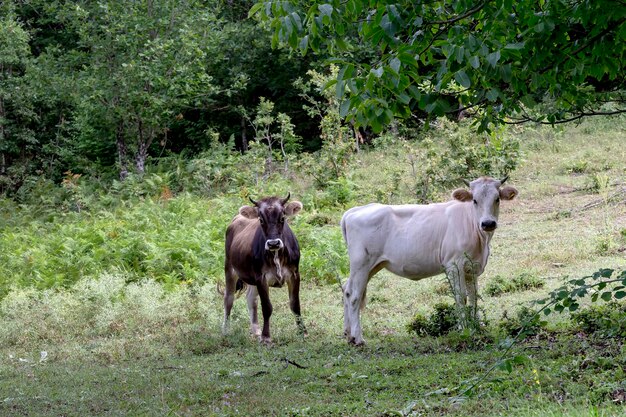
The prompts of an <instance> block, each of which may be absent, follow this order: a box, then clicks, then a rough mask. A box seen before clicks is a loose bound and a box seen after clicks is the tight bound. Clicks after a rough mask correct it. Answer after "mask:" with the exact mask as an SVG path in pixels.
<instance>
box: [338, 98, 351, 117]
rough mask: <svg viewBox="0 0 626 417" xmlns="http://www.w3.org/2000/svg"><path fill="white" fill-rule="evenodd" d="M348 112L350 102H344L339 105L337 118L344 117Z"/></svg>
mask: <svg viewBox="0 0 626 417" xmlns="http://www.w3.org/2000/svg"><path fill="white" fill-rule="evenodd" d="M349 111H350V100H344V101H342V102H341V104H340V105H339V116H341V117H346V116H347V115H348V112H349Z"/></svg>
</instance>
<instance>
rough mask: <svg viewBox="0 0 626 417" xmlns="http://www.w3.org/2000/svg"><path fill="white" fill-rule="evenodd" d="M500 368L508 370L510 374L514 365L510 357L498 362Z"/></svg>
mask: <svg viewBox="0 0 626 417" xmlns="http://www.w3.org/2000/svg"><path fill="white" fill-rule="evenodd" d="M498 369H500V370H502V371H506V372H508V373H509V374H510V373H511V372H513V365H512V363H511V360H510V359H503V360H501V361H500V362H499V363H498Z"/></svg>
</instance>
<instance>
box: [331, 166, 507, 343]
mask: <svg viewBox="0 0 626 417" xmlns="http://www.w3.org/2000/svg"><path fill="white" fill-rule="evenodd" d="M506 179H507V178H504V179H503V180H497V179H493V178H489V177H481V178H478V179H477V180H474V181H472V182H471V183H469V182H467V181H466V184H467V185H469V187H470V190H469V191H468V190H465V189H457V190H455V191H454V192H453V193H452V197H453V200H451V201H448V202H446V203H437V204H428V205H421V204H403V205H393V206H392V205H384V204H377V203H373V204H368V205H366V206H360V207H354V208H351V209H350V210H348V211H346V212H345V213H344V215H343V217H342V219H341V229H342V232H343V237H344V239H345V241H346V245H347V246H348V256H349V258H350V278H349V279H348V281H346V283H345V284H344V286H343V294H344V295H343V299H344V332H345V335H346V337H347V338H348V342H350V343H353V344H355V345H361V344H363V343H364V341H363V335H362V330H361V321H360V309H361V308H362V307H363V306H364V305H365V294H366V287H367V283H368V281H369V280H370V278H371V277H372V276H374V275H375V274H376V273H377V272H378V271H380V270H381V269H383V268H385V269H387V270H389V271H391V272H393V273H394V274H396V275H400V276H402V277H406V278H409V279H411V280H420V279H422V278H426V277H431V276H433V275H437V274H440V273H442V272H445V273H446V274H448V277H449V278H450V279H451V282H452V283H453V286H454V293H455V299H456V300H455V301H456V304H457V306H458V307H462V311H464V309H465V305H466V299H467V298H468V297H469V304H470V306H471V308H472V311H473V312H474V314H475V312H476V292H477V285H476V281H477V278H478V276H479V275H480V274H482V272H483V270H484V269H485V266H486V265H487V259H488V258H489V241H490V240H491V237H492V236H493V232H494V231H495V230H496V227H497V225H498V224H497V220H498V213H499V204H500V200H512V199H513V198H515V196H516V195H517V194H518V191H517V190H516V189H515V188H513V187H509V186H506V187H502V188H500V187H501V186H502V184H503V183H504V182H505V181H506Z"/></svg>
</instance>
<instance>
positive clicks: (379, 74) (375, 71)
mask: <svg viewBox="0 0 626 417" xmlns="http://www.w3.org/2000/svg"><path fill="white" fill-rule="evenodd" d="M370 72H371V73H372V74H374V75H375V76H376V78H380V77H382V76H383V72H384V70H383V67H378V68H376V69H372V70H371V71H370Z"/></svg>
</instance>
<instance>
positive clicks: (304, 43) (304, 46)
mask: <svg viewBox="0 0 626 417" xmlns="http://www.w3.org/2000/svg"><path fill="white" fill-rule="evenodd" d="M308 47H309V35H306V36H303V37H302V39H300V43H299V44H298V48H300V50H301V51H302V52H303V53H306V51H307V49H308Z"/></svg>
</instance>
